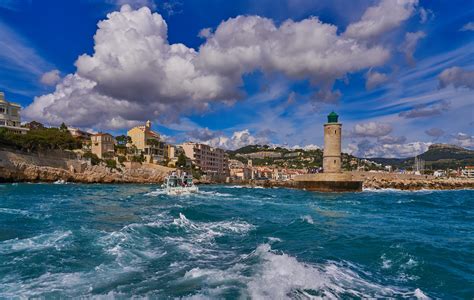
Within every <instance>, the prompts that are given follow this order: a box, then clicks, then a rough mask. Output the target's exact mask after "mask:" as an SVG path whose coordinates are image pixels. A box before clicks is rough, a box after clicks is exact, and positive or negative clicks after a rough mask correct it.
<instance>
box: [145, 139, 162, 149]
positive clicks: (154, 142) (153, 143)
mask: <svg viewBox="0 0 474 300" xmlns="http://www.w3.org/2000/svg"><path fill="white" fill-rule="evenodd" d="M146 142H147V144H148V145H150V146H153V147H159V146H160V141H158V140H155V139H148V140H147V141H146Z"/></svg>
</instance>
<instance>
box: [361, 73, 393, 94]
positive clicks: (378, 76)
mask: <svg viewBox="0 0 474 300" xmlns="http://www.w3.org/2000/svg"><path fill="white" fill-rule="evenodd" d="M366 78H367V80H366V82H365V88H366V89H367V90H371V89H374V88H376V87H378V86H380V85H381V84H383V83H384V82H386V81H388V76H387V74H384V73H380V72H375V71H369V72H367V74H366Z"/></svg>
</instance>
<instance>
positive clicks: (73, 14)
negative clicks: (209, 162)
mask: <svg viewBox="0 0 474 300" xmlns="http://www.w3.org/2000/svg"><path fill="white" fill-rule="evenodd" d="M0 91H3V92H5V95H6V98H7V100H9V101H12V102H16V103H19V104H21V105H22V107H23V110H22V118H23V120H24V121H32V120H36V121H40V122H42V123H44V124H47V125H51V126H57V125H59V124H61V123H62V122H64V123H66V124H67V125H69V126H72V127H79V128H82V129H85V130H89V131H91V132H99V131H101V132H110V133H112V134H116V135H119V134H123V133H126V131H127V129H129V128H131V127H133V126H136V125H140V124H143V123H144V122H145V121H146V120H151V121H152V124H153V129H154V130H155V131H158V132H159V133H160V134H161V135H162V136H163V138H165V139H166V140H167V141H169V142H171V143H180V142H183V141H189V140H191V141H197V142H204V143H208V144H210V145H213V146H216V147H221V148H226V149H236V148H239V147H242V146H245V145H248V144H271V145H279V146H285V147H289V148H306V149H311V148H321V147H323V130H322V129H323V124H324V123H325V122H326V120H327V119H326V116H327V115H328V114H329V113H330V112H331V111H335V112H337V113H338V114H339V120H340V122H341V123H342V124H343V151H344V152H349V153H352V154H354V155H356V156H359V157H410V156H413V155H417V154H420V153H422V152H424V151H426V150H427V148H428V147H429V145H431V144H433V143H450V144H455V145H459V146H462V147H466V148H470V149H474V132H473V126H474V0H453V1H431V0H430V1H428V0H365V1H362V0H352V1H345V0H332V1H330V0H327V1H315V0H259V1H254V0H240V1H237V0H236V1H224V0H187V1H186V0H179V1H178V0H173V1H159V0H128V1H127V0H76V1H63V0H0Z"/></svg>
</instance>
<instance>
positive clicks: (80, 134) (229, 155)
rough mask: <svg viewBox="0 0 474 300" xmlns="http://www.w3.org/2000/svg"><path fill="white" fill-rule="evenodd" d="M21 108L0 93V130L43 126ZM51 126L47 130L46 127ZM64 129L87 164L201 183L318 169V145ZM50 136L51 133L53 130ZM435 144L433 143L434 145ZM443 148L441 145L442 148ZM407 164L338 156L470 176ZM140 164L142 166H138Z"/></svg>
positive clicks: (346, 164)
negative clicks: (167, 172)
mask: <svg viewBox="0 0 474 300" xmlns="http://www.w3.org/2000/svg"><path fill="white" fill-rule="evenodd" d="M20 111H21V106H20V105H18V104H16V103H13V102H9V101H7V100H6V98H5V95H4V93H1V92H0V130H1V129H3V130H4V131H7V132H9V133H12V134H15V135H19V136H22V135H24V136H29V135H32V134H33V133H34V132H39V131H41V130H46V129H48V128H47V126H45V125H43V124H41V123H39V122H36V121H31V122H28V123H22V122H21V116H20ZM49 129H51V128H49ZM59 132H62V133H67V134H68V135H70V137H72V138H73V139H74V143H73V144H74V145H73V146H68V147H69V148H68V149H63V150H67V151H70V152H71V153H74V154H75V155H77V157H78V158H79V159H81V160H83V161H86V162H87V163H88V164H89V165H103V166H105V167H109V168H113V169H127V168H129V169H131V168H137V166H138V165H140V166H142V165H146V166H153V165H156V166H163V167H167V168H170V169H175V168H177V169H185V170H190V171H192V173H193V176H194V177H195V178H196V179H198V180H199V181H200V182H242V183H246V182H255V181H288V180H293V179H294V178H295V177H296V176H298V175H303V174H308V173H309V174H311V173H320V172H322V171H323V170H322V166H323V164H322V158H323V154H322V150H321V149H311V150H304V149H286V148H281V147H271V146H268V145H261V146H259V145H249V146H247V147H244V148H242V149H237V150H235V151H228V150H225V149H219V148H216V147H212V146H209V145H207V144H203V143H199V142H192V141H186V142H183V143H181V144H176V145H174V144H171V143H168V142H166V141H165V139H163V137H162V136H161V135H160V133H158V132H156V131H154V130H153V129H152V123H151V121H147V122H145V123H144V124H143V125H139V126H135V127H133V128H130V129H129V130H128V131H127V134H126V135H120V136H113V135H112V134H110V133H107V132H98V133H92V132H87V131H84V130H82V129H80V128H76V127H73V126H69V125H66V124H62V125H61V127H59V128H58V131H57V133H59ZM53 134H55V133H53ZM434 148H436V147H435V146H433V149H434ZM441 148H442V147H441ZM408 164H411V166H410V165H408V167H407V166H406V165H405V166H402V165H398V166H396V165H390V164H387V163H385V164H383V163H381V162H377V161H376V160H371V159H360V158H357V157H354V156H351V155H348V154H342V156H341V168H342V169H343V170H345V171H352V172H356V173H357V172H358V173H359V174H363V173H364V172H366V173H368V174H376V173H379V174H382V173H383V174H392V175H399V176H402V175H403V176H409V175H428V176H430V177H436V178H446V177H466V178H473V177H474V166H471V165H464V166H459V167H458V168H452V167H450V166H448V167H446V168H443V169H433V168H431V169H429V168H426V165H425V162H424V160H422V159H418V158H415V160H414V161H413V162H408ZM142 167H143V166H142Z"/></svg>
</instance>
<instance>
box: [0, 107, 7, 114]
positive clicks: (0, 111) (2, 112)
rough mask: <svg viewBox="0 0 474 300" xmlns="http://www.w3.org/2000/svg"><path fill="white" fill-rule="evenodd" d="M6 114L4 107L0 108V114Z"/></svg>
mask: <svg viewBox="0 0 474 300" xmlns="http://www.w3.org/2000/svg"><path fill="white" fill-rule="evenodd" d="M5 112H6V109H5V107H3V106H0V114H4V113H5Z"/></svg>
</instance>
